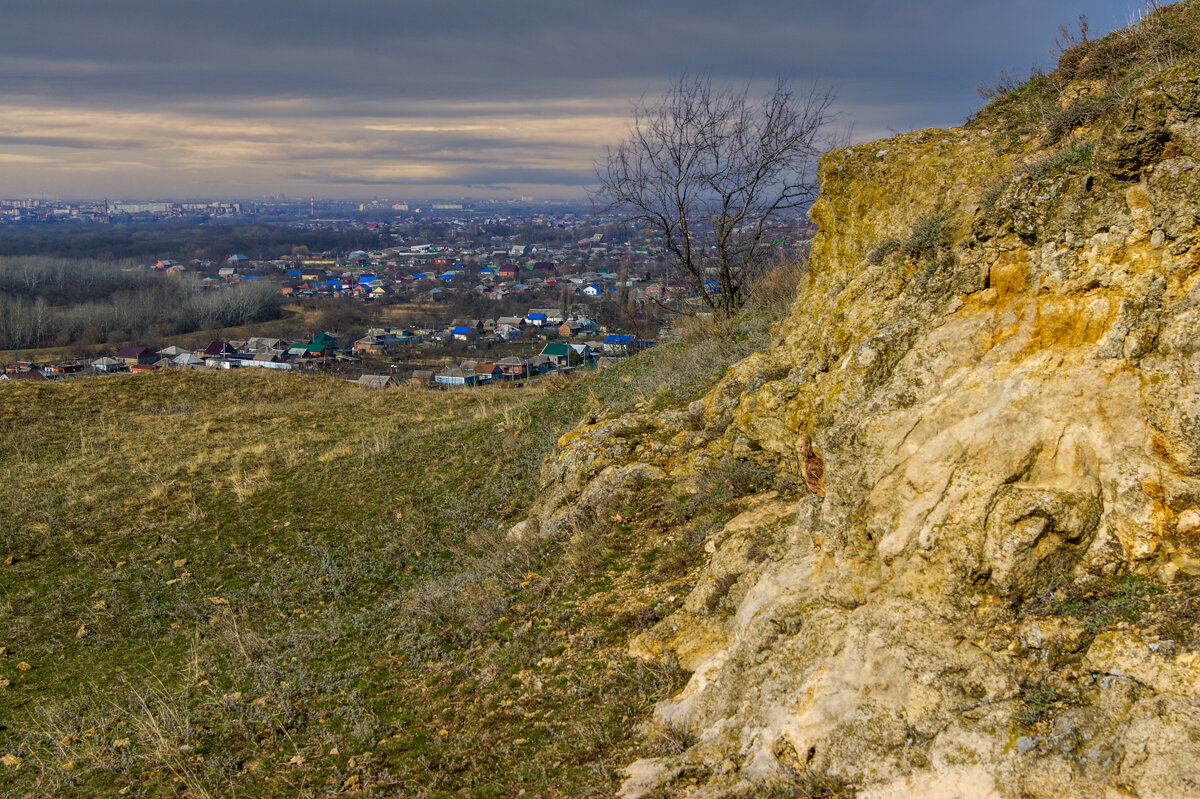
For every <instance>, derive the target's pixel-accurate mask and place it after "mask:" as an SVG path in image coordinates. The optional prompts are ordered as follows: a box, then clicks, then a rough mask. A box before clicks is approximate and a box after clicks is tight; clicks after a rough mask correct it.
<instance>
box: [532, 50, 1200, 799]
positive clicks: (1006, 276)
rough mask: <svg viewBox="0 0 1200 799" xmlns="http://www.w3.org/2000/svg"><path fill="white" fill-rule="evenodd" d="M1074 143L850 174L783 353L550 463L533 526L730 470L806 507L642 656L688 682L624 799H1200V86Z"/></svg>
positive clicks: (678, 613) (1173, 68) (707, 575)
mask: <svg viewBox="0 0 1200 799" xmlns="http://www.w3.org/2000/svg"><path fill="white" fill-rule="evenodd" d="M1091 90H1092V84H1090V83H1088V81H1087V80H1078V81H1074V82H1071V83H1070V85H1069V86H1068V87H1067V90H1066V91H1064V92H1063V93H1062V94H1061V96H1060V97H1059V98H1058V99H1057V102H1059V103H1060V104H1061V107H1062V108H1063V109H1067V108H1069V107H1070V105H1071V103H1073V102H1075V100H1077V99H1078V98H1079V97H1080V96H1086V95H1087V94H1088V92H1089V91H1091ZM1084 122H1085V124H1081V125H1074V126H1073V127H1072V129H1071V130H1070V131H1069V135H1067V136H1065V137H1058V139H1057V140H1056V141H1055V142H1054V144H1053V145H1051V146H1049V147H1047V146H1046V139H1045V137H1044V136H1041V135H1025V136H1023V137H1021V136H1018V137H1016V138H1014V137H1012V136H1011V135H1009V134H1008V133H1006V132H1005V131H1003V130H999V129H990V128H989V123H988V122H987V121H986V120H977V121H976V122H975V123H973V124H970V125H968V126H966V127H964V128H961V129H955V130H948V131H923V132H918V133H912V134H908V135H902V136H897V137H895V138H892V139H889V140H886V141H882V142H877V143H873V144H868V145H861V146H855V147H850V148H847V149H842V150H837V151H834V152H832V153H830V154H829V155H828V156H826V157H825V158H824V159H823V161H822V162H821V166H820V181H821V194H820V197H819V199H818V200H817V201H816V204H815V205H814V206H813V208H812V212H811V215H812V218H813V220H814V221H815V222H816V223H817V225H818V226H819V230H820V232H819V233H818V235H817V237H816V239H815V240H814V242H813V247H812V254H811V259H810V264H811V266H810V271H809V273H808V276H807V277H806V278H805V280H804V283H803V285H802V286H801V289H800V291H799V293H798V296H797V297H796V300H795V303H794V306H793V309H792V312H791V315H790V318H789V319H787V321H786V323H785V324H783V326H782V327H781V328H780V329H779V330H778V334H777V337H776V341H775V342H774V344H773V346H771V347H770V348H769V349H768V350H767V351H765V352H762V353H760V354H757V355H754V356H752V357H750V358H748V359H746V360H744V361H742V362H741V363H739V364H737V365H736V366H735V367H733V368H732V369H731V370H730V371H729V372H728V374H727V375H726V376H725V378H724V379H723V380H722V381H721V382H720V384H719V385H717V386H716V388H714V389H713V390H712V391H711V392H710V393H708V395H707V396H705V397H704V398H703V399H702V400H699V401H697V402H695V403H692V404H691V405H690V406H688V407H684V408H669V409H666V410H651V409H649V408H647V409H646V410H645V411H644V412H642V413H640V414H635V415H633V416H623V417H619V418H603V417H602V416H601V417H599V418H593V419H590V420H589V421H588V423H586V424H584V425H582V426H581V427H579V428H578V429H576V430H575V431H573V432H572V433H570V434H568V435H567V436H565V437H564V438H563V439H562V440H561V442H560V447H559V450H558V453H557V454H556V456H555V457H554V458H553V459H552V460H551V461H550V462H548V463H547V465H546V467H545V469H544V476H543V481H544V484H545V487H546V490H547V500H546V501H545V503H544V504H543V505H542V507H541V508H540V510H539V511H538V514H537V516H536V519H534V520H532V521H533V523H536V526H537V527H538V528H539V529H540V530H541V531H542V532H543V534H551V533H553V532H554V531H555V530H561V529H563V528H564V526H566V525H570V524H572V523H573V520H575V519H577V518H578V517H579V515H580V514H586V513H594V512H596V510H597V509H598V508H601V507H606V503H610V502H611V501H612V498H613V497H614V496H622V495H626V494H630V493H633V494H637V493H638V492H647V491H652V490H653V487H654V486H661V485H669V486H670V487H671V488H670V490H671V491H672V492H674V493H682V494H688V493H689V492H690V493H693V494H694V493H695V492H697V491H699V490H700V488H699V486H700V484H701V483H702V482H703V480H704V478H705V475H706V474H710V473H711V472H712V471H713V470H714V469H715V468H716V466H715V464H718V462H726V463H727V462H729V460H730V459H733V460H736V461H745V462H754V463H759V464H769V465H770V466H771V468H772V469H775V470H778V471H779V472H781V473H786V474H787V475H789V476H791V478H792V480H793V483H794V485H795V486H796V490H795V491H794V492H779V491H772V492H767V493H763V494H759V495H754V496H748V497H746V498H745V500H744V501H743V504H742V507H743V508H744V512H742V513H741V514H740V515H738V516H736V517H735V518H733V519H732V520H730V521H729V522H728V523H727V524H725V525H724V526H723V528H721V529H719V530H714V531H712V532H711V534H709V535H708V536H707V539H706V540H705V541H704V542H703V548H704V550H705V552H706V553H707V554H706V556H705V557H706V561H705V563H704V565H703V567H702V572H701V574H700V575H699V577H698V578H697V579H695V580H694V582H693V583H692V587H691V590H690V592H689V593H687V595H686V596H683V597H681V598H679V599H678V600H677V601H675V604H674V610H673V612H672V613H671V614H670V615H668V616H666V617H665V618H663V619H662V620H661V621H658V623H657V624H655V625H654V626H653V627H652V628H651V629H649V630H648V631H647V632H645V633H644V634H642V635H640V636H639V637H638V638H636V639H635V640H632V641H631V642H630V649H631V651H632V652H634V653H635V654H637V655H638V656H640V657H644V658H646V659H648V660H664V661H665V660H670V661H674V662H677V663H679V664H680V665H681V666H682V667H683V668H685V669H686V670H687V671H689V672H690V673H691V678H690V681H689V682H688V684H687V686H686V688H685V689H684V690H683V691H682V692H681V693H679V694H678V695H677V696H675V697H673V698H672V699H670V700H669V701H666V702H663V703H661V704H660V705H659V706H658V708H657V710H656V712H655V718H654V719H653V724H654V725H656V726H657V727H658V728H660V729H663V730H670V731H672V732H673V734H674V735H675V739H676V740H677V741H678V742H679V745H678V746H677V747H676V751H675V752H674V753H671V754H667V755H664V756H660V757H650V758H646V759H643V760H640V761H638V762H635V763H632V764H631V765H630V766H629V768H628V770H627V772H626V774H627V779H626V781H625V784H624V786H623V789H622V792H623V795H624V796H627V797H636V796H643V795H649V794H651V793H654V794H655V795H663V794H666V795H681V796H695V797H716V796H727V795H738V794H741V793H745V792H747V791H753V790H758V789H761V788H763V786H770V785H775V784H796V783H802V784H809V783H811V781H812V780H814V779H820V780H824V781H827V784H829V785H836V786H841V788H844V789H845V790H846V791H847V792H850V793H857V795H859V796H862V797H873V798H877V799H883V797H898V796H921V797H938V796H947V797H949V796H956V797H957V796H972V797H989V796H1003V797H1018V796H1021V797H1025V796H1047V797H1049V796H1054V797H1088V799H1094V798H1095V797H1100V796H1104V797H1118V796H1120V797H1128V796H1137V797H1167V796H1170V797H1178V796H1196V795H1200V775H1197V773H1196V770H1195V764H1196V763H1197V762H1200V649H1198V644H1200V640H1198V638H1197V636H1196V619H1197V618H1198V617H1200V610H1198V607H1200V606H1198V603H1200V598H1198V596H1200V583H1196V582H1194V580H1195V578H1196V577H1197V576H1200V392H1198V391H1197V386H1198V385H1200V383H1198V380H1200V228H1198V224H1200V70H1198V68H1197V66H1196V64H1195V62H1194V61H1188V60H1187V59H1174V60H1173V62H1172V64H1171V65H1170V66H1166V67H1163V68H1161V69H1158V70H1156V71H1155V72H1154V73H1153V74H1152V75H1150V76H1149V77H1143V78H1142V79H1140V80H1139V81H1137V83H1136V85H1134V86H1133V87H1132V88H1131V89H1130V90H1129V91H1127V92H1126V93H1125V94H1124V95H1123V96H1121V97H1119V98H1118V99H1117V100H1116V101H1114V102H1113V103H1112V104H1111V107H1110V108H1108V110H1107V111H1106V113H1105V114H1104V115H1103V116H1102V118H1101V117H1100V116H1099V115H1098V116H1097V117H1096V118H1095V119H1087V120H1084ZM722 459H724V460H723V461H722ZM524 529H530V527H526V528H524ZM665 593H666V591H664V594H665ZM806 780H807V781H809V783H806V782H805V781H806ZM822 784H826V783H822Z"/></svg>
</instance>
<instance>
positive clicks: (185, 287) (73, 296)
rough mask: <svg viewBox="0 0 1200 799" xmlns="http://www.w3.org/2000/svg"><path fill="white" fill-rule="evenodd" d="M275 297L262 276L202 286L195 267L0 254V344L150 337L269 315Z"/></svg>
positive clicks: (274, 313) (276, 311) (274, 311)
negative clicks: (174, 269) (168, 269)
mask: <svg viewBox="0 0 1200 799" xmlns="http://www.w3.org/2000/svg"><path fill="white" fill-rule="evenodd" d="M280 300H281V298H280V295H279V289H278V287H277V286H276V284H275V283H273V282H267V281H262V282H260V281H248V282H243V283H239V284H237V285H233V286H228V287H217V288H212V289H203V288H202V287H201V282H200V278H199V277H198V276H196V275H194V274H187V273H184V274H163V273H160V272H153V271H147V270H145V269H138V268H136V267H134V266H132V265H131V264H128V263H124V264H123V263H116V264H114V263H105V262H97V261H82V260H74V259H63V258H44V257H41V258H33V257H31V258H0V349H8V350H12V349H32V348H38V347H63V346H68V345H72V344H99V343H103V342H118V341H127V340H142V341H144V342H145V343H149V342H152V341H158V340H160V339H162V338H163V337H164V336H170V335H176V334H180V333H188V332H192V331H196V330H206V329H209V328H219V327H234V326H237V325H244V324H249V323H251V322H261V321H266V320H268V319H275V318H278V317H279V315H280Z"/></svg>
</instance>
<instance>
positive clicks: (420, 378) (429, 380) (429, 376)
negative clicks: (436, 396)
mask: <svg viewBox="0 0 1200 799" xmlns="http://www.w3.org/2000/svg"><path fill="white" fill-rule="evenodd" d="M408 384H409V385H411V386H424V387H426V388H427V387H429V386H432V385H433V371H432V370H430V369H417V370H416V371H414V372H413V373H412V375H411V376H410V377H409V378H408Z"/></svg>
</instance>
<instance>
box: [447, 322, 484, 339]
mask: <svg viewBox="0 0 1200 799" xmlns="http://www.w3.org/2000/svg"><path fill="white" fill-rule="evenodd" d="M450 335H451V336H452V337H453V338H454V340H455V341H478V340H479V331H477V330H476V329H475V328H473V327H471V326H470V325H456V326H454V327H452V328H450Z"/></svg>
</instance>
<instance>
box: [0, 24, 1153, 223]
mask: <svg viewBox="0 0 1200 799" xmlns="http://www.w3.org/2000/svg"><path fill="white" fill-rule="evenodd" d="M1142 7H1143V4H1142V3H1141V2H1139V0H1084V1H1083V2H1074V3H1069V2H1065V1H1064V0H1043V1H1041V2H1035V1H1034V0H1016V2H1011V3H1007V4H994V3H984V2H976V1H975V0H967V1H966V2H964V1H963V0H923V1H922V2H915V3H910V4H903V5H898V4H892V3H884V2H881V1H880V0H847V2H842V3H835V4H831V3H815V2H809V1H807V0H801V2H795V0H763V2H760V3H756V4H754V5H753V6H751V7H746V8H738V9H737V10H736V12H732V11H731V9H730V7H729V6H728V4H726V3H716V2H712V1H711V0H689V2H683V0H650V2H638V3H635V2H632V0H616V2H613V3H609V4H594V3H592V4H559V5H552V4H548V3H545V2H540V0H510V2H507V3H503V4H477V3H465V2H462V1H461V0H446V1H445V2H442V3H439V4H437V5H436V7H432V6H430V5H429V4H415V3H406V2H399V3H397V2H384V1H383V0H343V1H342V2H337V3H333V2H328V1H327V0H238V2H235V1H234V0H210V2H207V3H205V4H202V5H198V4H187V5H180V4H172V3H162V2H158V1H157V0H154V1H151V0H110V2H107V3H103V4H98V3H93V2H90V0H63V1H62V2H57V3H53V4H19V6H18V7H16V8H11V7H10V8H6V9H5V11H4V18H5V24H4V26H3V28H2V29H0V195H4V196H6V197H33V198H61V199H93V200H94V199H103V198H106V197H112V198H121V199H124V200H141V201H150V200H165V199H172V200H189V199H232V198H240V199H252V198H258V197H265V196H268V195H278V194H280V193H285V194H287V195H289V196H291V197H294V198H297V199H299V198H307V197H309V196H315V197H318V198H323V199H359V200H361V199H363V198H369V197H371V196H387V197H390V198H394V199H396V200H398V201H411V200H413V199H417V198H419V199H421V200H433V199H447V200H453V199H459V198H462V197H464V196H467V195H470V196H473V197H476V198H478V199H487V198H498V197H508V196H517V195H526V196H532V197H535V198H537V199H550V198H555V199H564V200H569V199H575V198H582V197H583V195H584V187H586V186H587V185H588V184H590V183H591V182H592V180H593V177H594V175H593V164H594V162H595V161H596V160H597V159H598V158H601V157H602V156H603V154H604V148H605V146H606V145H609V144H613V143H615V142H617V141H618V140H619V139H620V138H621V137H622V136H623V135H624V133H625V131H626V126H627V124H628V120H629V115H630V111H631V108H632V105H633V103H634V102H636V101H637V100H639V99H640V98H643V97H646V98H653V97H655V96H656V95H658V94H660V93H661V92H662V91H663V90H664V89H665V88H666V86H667V85H669V84H670V83H671V82H672V81H673V80H674V79H676V78H678V76H679V75H680V74H682V73H684V72H691V73H700V74H707V75H711V76H712V78H713V79H714V81H716V82H719V83H730V84H734V85H743V84H751V85H756V84H758V83H761V82H766V81H770V80H772V79H773V78H774V77H776V76H778V75H782V76H785V77H789V78H791V79H793V80H794V81H795V82H796V83H797V85H799V86H806V85H808V84H809V83H810V82H815V83H818V84H820V85H822V86H829V87H830V88H832V90H833V91H834V93H835V94H836V96H837V103H836V110H837V111H838V112H839V120H838V121H839V124H841V125H842V126H845V127H848V128H850V129H851V131H852V136H853V139H854V140H855V141H866V140H872V139H876V138H880V137H885V136H888V135H890V133H891V132H893V131H904V130H911V129H918V128H924V127H945V126H950V125H956V124H960V123H961V122H962V121H963V120H964V118H965V117H966V116H968V115H969V114H970V113H971V112H972V111H973V110H975V109H977V108H978V107H979V106H980V105H981V102H982V101H981V100H980V99H979V98H978V96H977V95H976V93H975V87H976V86H978V85H980V84H990V83H991V82H992V81H994V80H995V79H996V78H997V77H998V76H999V74H1000V73H1001V71H1008V72H1010V73H1012V74H1015V75H1025V74H1026V73H1027V72H1028V71H1029V69H1030V67H1032V66H1034V65H1040V66H1050V65H1051V58H1050V50H1051V49H1052V47H1053V44H1054V39H1055V35H1056V32H1057V28H1058V26H1059V25H1060V24H1062V25H1066V26H1068V27H1069V28H1074V27H1076V19H1077V17H1078V16H1079V14H1080V13H1081V12H1082V13H1083V14H1086V15H1087V17H1088V19H1089V22H1090V27H1091V33H1092V35H1093V36H1100V35H1103V34H1104V33H1107V32H1108V31H1110V30H1112V29H1114V28H1117V27H1121V26H1123V25H1126V24H1128V23H1129V22H1130V21H1131V20H1132V19H1133V18H1134V17H1135V15H1136V14H1137V13H1138V10H1139V9H1140V8H1142Z"/></svg>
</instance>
